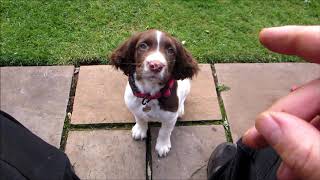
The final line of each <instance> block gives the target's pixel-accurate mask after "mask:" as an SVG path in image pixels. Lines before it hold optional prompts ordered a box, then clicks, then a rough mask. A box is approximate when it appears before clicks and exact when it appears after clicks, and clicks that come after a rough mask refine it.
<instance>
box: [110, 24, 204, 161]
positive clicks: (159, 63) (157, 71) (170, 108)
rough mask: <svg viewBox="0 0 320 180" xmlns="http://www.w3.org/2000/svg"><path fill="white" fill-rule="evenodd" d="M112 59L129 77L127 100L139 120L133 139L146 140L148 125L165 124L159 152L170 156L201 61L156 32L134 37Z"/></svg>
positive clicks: (161, 131)
mask: <svg viewBox="0 0 320 180" xmlns="http://www.w3.org/2000/svg"><path fill="white" fill-rule="evenodd" d="M110 59H111V64H112V65H114V66H115V67H116V68H117V69H118V68H120V69H121V70H122V71H123V72H124V74H125V75H127V76H128V83H127V86H126V89H125V94H124V100H125V104H126V105H127V107H128V108H129V110H130V111H131V112H132V114H133V115H134V117H135V121H136V124H135V125H134V127H133V128H132V137H133V138H134V139H135V140H140V139H141V140H142V139H144V138H146V137H147V130H148V122H149V121H157V122H161V128H160V131H159V135H158V138H157V144H156V147H155V149H156V151H157V152H158V155H159V156H160V157H163V156H166V155H167V154H168V152H169V151H170V148H171V142H170V135H171V132H172V130H173V128H174V126H175V123H176V121H177V118H178V117H181V116H182V115H183V114H184V101H185V99H186V96H187V94H188V93H189V91H190V79H191V78H192V77H193V76H194V75H195V74H197V72H198V70H199V68H198V65H197V62H196V61H195V60H194V59H193V58H192V56H191V54H190V53H189V52H188V51H187V50H186V49H184V48H183V47H182V44H181V43H180V42H179V41H178V40H176V39H175V38H173V37H172V36H170V35H169V34H167V33H165V32H161V31H158V30H154V29H153V30H148V31H145V32H141V33H137V34H135V35H133V36H132V37H131V38H130V39H128V40H127V41H125V42H124V43H123V44H122V45H120V46H119V47H118V48H117V49H116V50H115V51H114V52H113V53H112V55H111V57H110Z"/></svg>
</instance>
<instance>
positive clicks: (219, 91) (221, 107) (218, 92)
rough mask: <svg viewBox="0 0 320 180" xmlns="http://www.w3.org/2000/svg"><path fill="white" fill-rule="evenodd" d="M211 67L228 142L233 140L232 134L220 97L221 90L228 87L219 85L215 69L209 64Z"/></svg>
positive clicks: (225, 89)
mask: <svg viewBox="0 0 320 180" xmlns="http://www.w3.org/2000/svg"><path fill="white" fill-rule="evenodd" d="M211 69H212V72H213V74H212V75H213V79H214V83H215V85H216V92H217V96H218V102H219V107H220V111H221V115H222V122H223V123H222V124H223V127H224V129H225V133H226V138H227V141H228V142H233V139H232V134H231V131H230V125H229V121H228V116H227V113H226V109H225V107H224V103H223V100H222V97H221V92H223V91H227V90H230V88H229V87H227V86H225V85H219V81H218V77H217V74H216V69H215V67H214V65H211Z"/></svg>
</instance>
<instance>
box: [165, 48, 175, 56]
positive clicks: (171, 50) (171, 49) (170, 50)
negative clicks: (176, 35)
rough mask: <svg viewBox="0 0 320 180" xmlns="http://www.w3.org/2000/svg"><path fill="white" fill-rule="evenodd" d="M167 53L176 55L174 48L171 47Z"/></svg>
mask: <svg viewBox="0 0 320 180" xmlns="http://www.w3.org/2000/svg"><path fill="white" fill-rule="evenodd" d="M167 53H168V54H169V55H174V53H175V52H174V49H173V48H172V47H169V48H168V49H167Z"/></svg>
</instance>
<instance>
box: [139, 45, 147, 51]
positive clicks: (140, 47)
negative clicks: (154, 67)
mask: <svg viewBox="0 0 320 180" xmlns="http://www.w3.org/2000/svg"><path fill="white" fill-rule="evenodd" d="M139 49H141V50H144V51H145V50H147V49H149V46H148V44H147V43H141V44H139Z"/></svg>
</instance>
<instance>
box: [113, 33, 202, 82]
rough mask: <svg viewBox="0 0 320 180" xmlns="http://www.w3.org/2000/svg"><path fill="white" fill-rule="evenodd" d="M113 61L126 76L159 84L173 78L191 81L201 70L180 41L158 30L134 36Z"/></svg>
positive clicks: (114, 56)
mask: <svg viewBox="0 0 320 180" xmlns="http://www.w3.org/2000/svg"><path fill="white" fill-rule="evenodd" d="M110 60H111V64H112V65H114V66H115V67H116V68H120V69H121V70H122V71H123V72H124V74H126V75H129V74H133V73H136V77H137V79H148V80H151V81H159V82H164V81H167V80H168V79H169V78H170V77H172V78H174V79H176V80H180V79H185V78H192V77H193V76H194V75H195V74H196V73H197V72H198V70H199V68H198V65H197V62H196V61H195V60H194V59H193V58H192V56H191V54H190V53H189V52H188V51H187V50H186V49H185V48H183V46H182V44H181V43H180V42H179V41H178V40H176V39H175V38H173V37H172V36H170V35H169V34H167V33H164V32H161V31H158V30H148V31H145V32H141V33H137V34H135V35H133V36H132V37H131V38H130V39H128V40H127V41H125V42H124V43H123V44H122V45H120V46H119V47H118V48H117V49H116V50H115V51H114V52H113V53H112V55H111V57H110Z"/></svg>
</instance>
